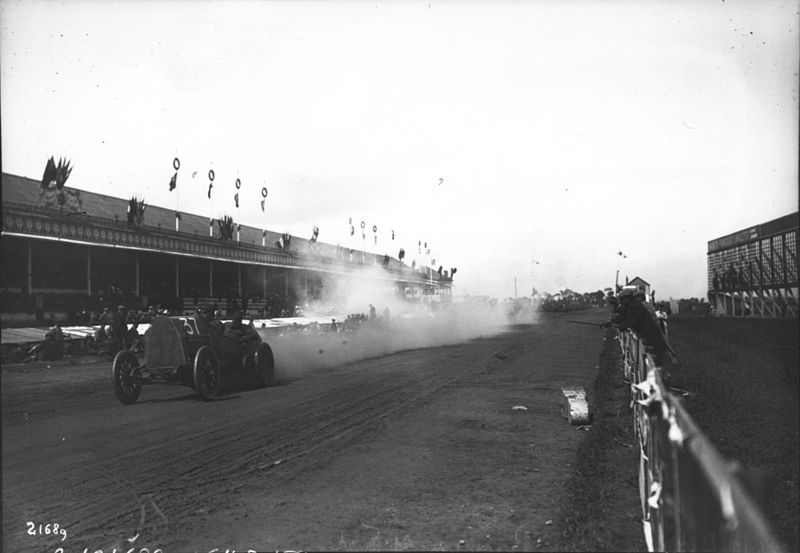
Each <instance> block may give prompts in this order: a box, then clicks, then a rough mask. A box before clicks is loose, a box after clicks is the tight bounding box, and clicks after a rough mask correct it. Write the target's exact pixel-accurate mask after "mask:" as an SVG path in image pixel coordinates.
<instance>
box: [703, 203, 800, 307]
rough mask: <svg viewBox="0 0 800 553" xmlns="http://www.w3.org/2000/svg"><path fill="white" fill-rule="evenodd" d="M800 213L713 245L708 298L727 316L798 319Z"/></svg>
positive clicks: (711, 243)
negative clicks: (798, 234)
mask: <svg viewBox="0 0 800 553" xmlns="http://www.w3.org/2000/svg"><path fill="white" fill-rule="evenodd" d="M797 229H798V212H795V213H793V214H791V215H786V216H784V217H780V218H778V219H774V220H772V221H768V222H766V223H763V224H760V225H756V226H753V227H749V228H746V229H742V230H739V231H737V232H734V233H732V234H728V235H726V236H722V237H720V238H716V239H714V240H711V241H709V242H708V299H709V302H710V303H711V306H712V309H713V310H714V314H715V315H717V316H727V317H770V318H782V317H797V315H798V279H797Z"/></svg>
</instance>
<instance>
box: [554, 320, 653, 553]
mask: <svg viewBox="0 0 800 553" xmlns="http://www.w3.org/2000/svg"><path fill="white" fill-rule="evenodd" d="M597 369H598V372H597V377H596V379H595V382H594V387H593V389H592V390H591V391H590V393H589V400H590V406H591V410H592V418H593V422H592V425H591V426H590V427H587V430H586V436H585V438H584V439H583V440H582V441H581V443H580V445H579V446H578V451H577V458H576V461H575V472H574V474H573V475H572V477H571V478H570V480H569V481H568V482H567V496H566V497H565V501H564V503H563V504H562V507H561V510H560V512H559V514H558V515H557V517H556V519H555V525H556V533H557V535H558V540H557V543H555V544H551V545H553V546H554V549H557V550H559V551H644V550H646V549H647V548H646V544H645V542H644V534H643V532H642V526H641V522H640V521H641V518H642V517H641V507H640V504H639V490H638V473H637V470H638V469H637V462H638V461H637V460H638V457H637V449H636V447H635V444H634V435H633V418H632V414H631V411H630V409H629V402H630V395H629V392H628V387H627V385H626V384H625V383H624V382H623V379H622V356H621V353H620V348H619V342H618V341H617V339H616V331H614V330H611V329H609V331H608V333H607V334H606V340H605V342H604V344H603V348H602V350H601V352H600V358H599V361H598V366H597Z"/></svg>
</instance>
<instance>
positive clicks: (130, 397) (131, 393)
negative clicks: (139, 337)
mask: <svg viewBox="0 0 800 553" xmlns="http://www.w3.org/2000/svg"><path fill="white" fill-rule="evenodd" d="M111 385H112V387H113V388H114V395H115V396H117V399H118V400H120V401H121V402H122V403H124V404H125V405H130V404H132V403H136V400H137V399H139V394H141V393H142V377H141V374H140V370H139V359H138V358H137V357H136V354H134V353H133V352H132V351H130V350H126V349H124V350H122V351H120V352H119V353H117V355H116V356H115V357H114V363H113V364H112V365H111Z"/></svg>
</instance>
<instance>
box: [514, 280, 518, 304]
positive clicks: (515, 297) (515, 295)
mask: <svg viewBox="0 0 800 553" xmlns="http://www.w3.org/2000/svg"><path fill="white" fill-rule="evenodd" d="M514 299H517V277H514Z"/></svg>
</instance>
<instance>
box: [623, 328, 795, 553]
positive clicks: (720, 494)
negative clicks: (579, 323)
mask: <svg viewBox="0 0 800 553" xmlns="http://www.w3.org/2000/svg"><path fill="white" fill-rule="evenodd" d="M619 342H620V346H621V348H622V355H623V365H624V371H625V378H626V380H627V381H628V382H630V386H631V406H632V408H633V409H632V412H633V426H634V432H635V435H636V441H637V443H638V446H639V495H640V500H641V507H642V524H643V530H644V536H645V541H646V543H647V548H648V550H649V551H743V552H744V551H752V552H767V551H771V552H776V553H782V552H783V551H784V548H783V546H782V545H781V544H780V543H779V542H778V541H777V539H776V538H775V536H774V534H773V532H772V529H771V528H770V526H769V524H768V522H767V520H766V518H765V516H764V513H763V512H762V511H761V509H760V507H759V506H758V504H757V503H756V502H755V501H754V500H753V498H752V496H751V495H750V493H749V492H748V491H747V489H746V487H745V485H744V483H743V482H742V480H741V479H740V478H739V476H738V475H737V474H738V472H739V469H740V468H741V467H740V466H739V464H738V463H737V462H736V461H732V460H728V459H725V458H724V457H723V456H722V455H721V454H720V453H719V452H718V451H717V450H716V448H715V447H714V446H713V445H712V444H711V442H710V441H709V440H708V438H707V437H706V436H705V435H704V434H703V433H702V431H701V430H700V429H699V428H698V427H697V425H696V424H695V423H694V421H693V420H692V418H691V417H690V416H689V413H688V412H687V411H686V409H685V407H684V406H683V403H682V401H681V399H680V398H679V397H678V396H676V395H674V394H673V393H671V392H670V391H669V389H668V388H667V387H666V386H665V385H664V382H663V381H662V379H661V369H660V368H659V367H657V366H656V365H655V363H654V362H653V358H652V356H651V355H650V354H649V353H647V351H646V349H645V346H644V345H643V344H642V342H641V340H640V339H639V338H638V336H636V334H635V333H633V332H631V331H626V332H620V333H619Z"/></svg>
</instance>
